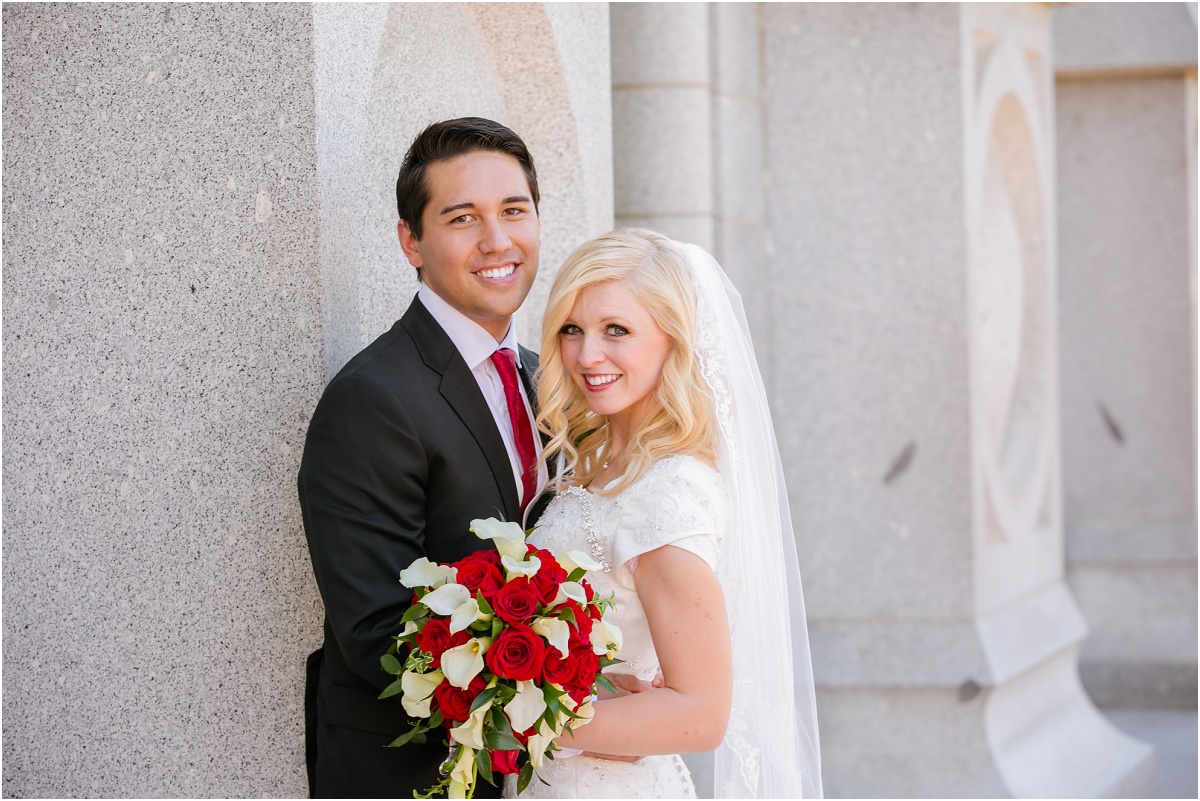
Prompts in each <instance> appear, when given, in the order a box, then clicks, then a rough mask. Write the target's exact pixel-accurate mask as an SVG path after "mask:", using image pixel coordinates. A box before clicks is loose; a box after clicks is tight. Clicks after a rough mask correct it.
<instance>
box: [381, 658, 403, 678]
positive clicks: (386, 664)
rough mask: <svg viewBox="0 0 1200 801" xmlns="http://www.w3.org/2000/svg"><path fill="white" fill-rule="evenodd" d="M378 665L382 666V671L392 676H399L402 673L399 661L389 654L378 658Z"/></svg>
mask: <svg viewBox="0 0 1200 801" xmlns="http://www.w3.org/2000/svg"><path fill="white" fill-rule="evenodd" d="M379 664H380V665H382V666H383V669H384V670H385V671H386V672H387V673H389V674H391V675H392V676H399V675H400V674H401V673H403V672H404V668H403V667H402V666H401V665H400V660H398V659H396V657H394V656H392V655H391V654H384V655H383V656H381V657H379Z"/></svg>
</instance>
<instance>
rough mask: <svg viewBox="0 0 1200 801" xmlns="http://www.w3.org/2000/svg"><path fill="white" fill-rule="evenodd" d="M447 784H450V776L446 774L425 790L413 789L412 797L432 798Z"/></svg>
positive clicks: (447, 785)
mask: <svg viewBox="0 0 1200 801" xmlns="http://www.w3.org/2000/svg"><path fill="white" fill-rule="evenodd" d="M449 786H450V777H449V776H447V777H446V778H444V779H442V780H441V781H440V782H438V783H437V784H435V785H433V786H432V787H430V788H429V789H428V790H426V791H425V792H423V793H421V792H418V791H416V790H413V798H433V797H434V796H435V795H437V794H438V793H440V792H442V791H443V790H445V789H446V788H447V787H449Z"/></svg>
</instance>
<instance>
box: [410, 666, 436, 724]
mask: <svg viewBox="0 0 1200 801" xmlns="http://www.w3.org/2000/svg"><path fill="white" fill-rule="evenodd" d="M443 678H444V677H443V675H442V671H440V670H434V671H431V672H429V673H417V672H415V671H412V670H406V671H405V672H404V673H403V674H401V676H400V689H401V691H402V692H403V695H401V696H400V703H401V704H402V705H403V706H404V711H405V712H407V713H408V714H409V716H410V717H414V718H427V717H429V701H430V699H431V698H432V697H433V688H434V687H437V686H438V685H439V684H441V683H442V679H443Z"/></svg>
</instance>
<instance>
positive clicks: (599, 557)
mask: <svg viewBox="0 0 1200 801" xmlns="http://www.w3.org/2000/svg"><path fill="white" fill-rule="evenodd" d="M727 510H728V500H727V496H726V491H725V487H724V484H723V482H722V481H721V477H720V475H719V474H718V473H717V472H716V471H715V470H714V469H713V468H711V467H709V466H708V465H706V464H705V463H704V462H702V461H700V460H698V459H695V458H693V457H690V456H672V457H668V458H665V459H662V460H660V461H658V462H656V463H655V464H654V465H652V466H651V467H650V469H649V470H647V471H646V474H645V475H643V476H642V478H641V479H639V480H638V481H637V482H636V483H635V484H633V485H632V486H630V487H628V488H627V489H625V490H624V491H623V492H621V493H620V494H619V495H616V496H612V497H608V498H605V497H602V496H599V495H596V494H594V493H592V492H590V491H588V490H586V489H584V488H582V487H570V488H568V489H566V490H563V491H562V492H560V493H559V494H558V495H557V496H555V498H554V500H552V501H551V502H550V505H549V506H548V507H546V511H545V513H544V514H543V515H542V517H541V520H540V521H539V523H538V527H537V529H536V530H535V531H534V532H533V533H532V534H531V535H530V536H529V541H530V542H532V543H533V544H535V545H537V546H538V547H541V548H546V549H548V550H550V551H553V552H556V553H562V552H565V551H569V550H579V551H583V552H584V553H586V554H589V555H590V556H591V557H592V558H593V559H595V560H596V561H597V562H599V563H600V564H602V565H604V566H605V567H606V568H607V570H606V571H605V572H599V571H596V572H592V573H589V574H588V576H587V580H588V581H589V582H590V583H591V584H592V587H593V589H595V591H596V593H597V594H598V595H601V596H604V595H608V594H609V593H614V594H615V600H616V608H615V610H613V611H612V612H610V613H609V615H610V616H611V617H610V619H611V620H612V621H613V622H615V623H616V624H617V626H619V627H620V629H621V632H622V634H623V635H624V642H623V644H622V648H621V653H620V654H619V655H618V658H619V659H621V660H623V661H622V662H621V664H618V665H613V666H612V667H610V668H608V670H606V671H605V672H606V673H607V674H610V675H611V674H614V673H631V674H633V675H636V676H637V677H638V678H641V679H644V680H646V681H649V680H651V679H653V678H654V676H655V674H656V673H658V671H659V664H658V656H657V655H656V654H655V651H654V643H653V641H652V640H651V637H650V627H649V625H648V623H647V621H646V613H645V611H644V610H643V608H642V604H641V602H640V601H639V599H638V595H637V591H636V590H635V589H634V583H633V573H632V571H633V570H636V564H637V558H638V556H640V555H641V554H643V553H646V552H647V551H650V550H653V549H655V548H659V547H661V546H664V545H672V546H675V547H678V548H683V549H685V550H687V551H689V552H691V553H694V554H696V555H697V556H699V557H700V558H701V559H703V560H704V561H705V562H707V563H708V565H709V566H710V567H712V568H714V569H715V568H716V564H717V561H718V559H719V557H720V553H721V545H722V541H723V539H724V536H725V529H726V526H727ZM661 725H663V726H670V725H671V721H669V720H665V721H663V722H662V723H661ZM539 773H540V775H541V777H542V778H543V779H545V780H546V781H547V782H549V786H546V785H544V784H542V783H541V782H539V781H538V780H537V778H534V779H533V780H532V781H530V783H529V786H528V787H527V788H526V789H525V792H524V793H523V794H522V795H521V798H695V797H696V791H695V788H694V787H693V785H692V779H691V775H690V774H689V773H688V769H687V767H686V766H685V765H684V763H683V760H682V759H681V758H680V757H679V755H678V754H672V755H669V756H648V757H645V758H643V759H642V760H640V761H638V762H617V761H613V760H607V759H593V758H591V757H586V756H582V755H579V756H573V757H567V758H563V757H562V756H559V758H558V759H555V760H553V761H552V760H549V759H548V760H546V762H545V764H544V766H543V768H542V770H541V771H539ZM504 796H505V797H506V798H514V797H516V781H515V777H513V776H509V777H507V781H506V783H505V788H504Z"/></svg>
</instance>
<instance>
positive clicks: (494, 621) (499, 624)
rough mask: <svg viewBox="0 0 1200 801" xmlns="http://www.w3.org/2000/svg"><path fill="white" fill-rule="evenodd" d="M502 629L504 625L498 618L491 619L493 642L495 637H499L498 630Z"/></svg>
mask: <svg viewBox="0 0 1200 801" xmlns="http://www.w3.org/2000/svg"><path fill="white" fill-rule="evenodd" d="M503 628H504V624H503V623H502V622H501V621H500V618H498V617H494V618H492V640H493V641H494V640H495V639H496V638H497V637H499V636H500V630H501V629H503Z"/></svg>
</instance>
